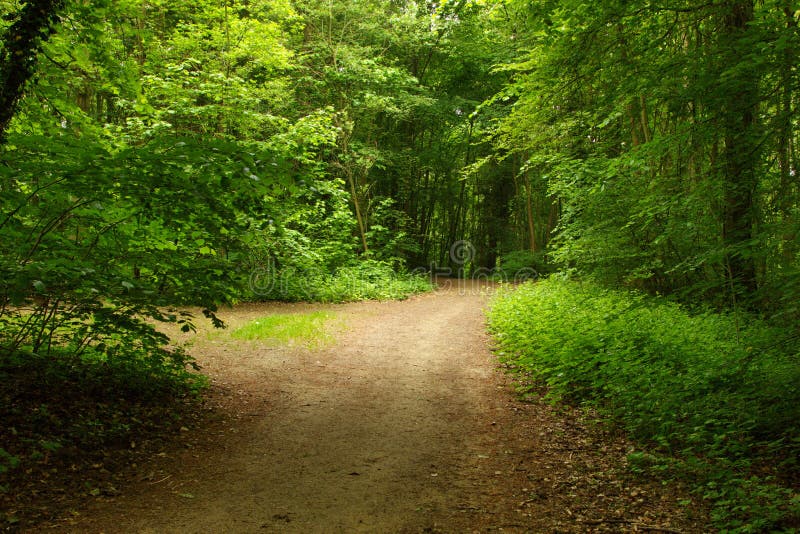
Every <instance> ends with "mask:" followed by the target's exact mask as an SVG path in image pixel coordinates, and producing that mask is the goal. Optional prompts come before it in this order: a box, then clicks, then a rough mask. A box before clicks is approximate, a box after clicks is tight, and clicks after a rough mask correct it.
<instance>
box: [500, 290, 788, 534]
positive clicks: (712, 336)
mask: <svg viewBox="0 0 800 534" xmlns="http://www.w3.org/2000/svg"><path fill="white" fill-rule="evenodd" d="M490 325H491V329H492V331H493V332H494V334H495V337H496V339H497V342H498V347H499V351H500V354H501V357H502V359H504V360H505V361H507V362H509V363H511V364H513V365H514V366H515V367H517V368H518V369H519V370H520V371H522V372H524V373H526V374H531V375H533V376H534V377H536V378H538V379H539V380H540V381H542V382H543V383H545V384H546V385H547V386H548V391H549V393H548V394H549V396H550V397H551V398H554V399H561V400H564V401H567V402H572V403H578V404H585V405H590V406H592V407H595V408H597V409H598V410H600V411H601V412H602V413H603V414H605V415H606V416H607V417H608V418H610V419H612V420H613V421H616V422H617V423H618V424H620V425H621V426H623V427H624V428H625V429H626V430H627V431H628V432H629V433H630V435H631V436H632V437H633V438H635V439H636V440H637V441H639V442H640V443H642V444H645V445H646V446H648V447H650V448H652V449H653V450H656V451H659V452H660V453H661V454H665V455H669V456H676V457H679V458H683V459H684V462H689V459H691V460H692V461H693V462H695V464H696V465H695V466H694V470H695V472H696V473H695V474H696V476H701V474H702V473H703V472H705V473H707V474H708V473H711V474H708V476H717V474H718V473H720V472H724V471H725V470H726V469H731V468H733V467H734V466H735V469H736V470H740V469H745V470H746V469H747V468H748V466H751V465H753V466H755V465H759V466H761V465H762V463H763V465H771V466H772V468H771V470H772V471H773V472H774V475H775V476H777V475H778V474H785V473H781V471H785V470H791V471H795V472H796V470H797V468H798V466H797V465H796V459H797V457H798V454H800V428H799V427H798V425H797V421H798V420H800V387H798V384H800V368H798V366H797V358H798V353H797V350H796V348H795V345H794V344H793V343H792V341H791V338H788V337H787V335H786V333H785V331H783V330H779V329H776V328H774V327H770V326H768V325H767V324H765V323H763V322H761V321H759V320H757V319H756V318H754V317H750V316H746V315H743V314H739V315H724V314H717V313H702V314H689V313H687V312H686V311H685V310H684V309H683V308H681V307H680V306H678V305H676V304H672V303H669V302H666V301H663V300H659V299H654V298H652V297H645V296H643V295H641V294H637V293H628V292H620V291H611V290H604V289H600V288H599V287H598V286H596V285H593V284H591V283H574V282H565V281H561V280H559V279H556V278H551V279H549V280H546V281H543V282H540V283H538V284H528V285H524V286H522V287H520V288H519V289H518V290H516V291H514V292H510V293H506V294H504V295H502V296H500V297H499V298H498V299H497V300H495V302H494V303H493V306H492V309H491V312H490ZM686 465H689V464H688V463H687V464H686ZM778 466H780V467H778ZM762 469H763V467H762ZM767 472H769V470H768V471H767ZM715 473H716V474H715ZM731 476H732V475H731ZM760 476H761V478H760V479H758V480H757V479H755V478H753V479H747V480H749V482H747V481H745V479H734V478H726V479H725V480H724V481H723V483H724V487H725V488H726V489H724V490H719V492H716V493H715V492H707V497H708V498H710V499H713V500H714V501H715V506H717V509H718V511H717V512H716V513H717V516H718V519H719V520H720V522H721V525H727V526H728V527H734V526H736V525H735V524H734V523H733V521H734V518H745V520H746V524H749V525H751V526H753V525H759V524H761V523H759V522H761V521H764V520H767V519H768V521H769V524H770V526H771V527H777V526H778V525H780V524H781V523H780V521H779V519H781V520H782V519H786V517H784V515H783V514H786V513H788V512H787V508H786V505H787V504H786V499H785V498H782V499H781V500H780V501H777V502H779V503H782V504H775V505H774V507H775V511H780V512H781V514H778V515H777V516H775V515H774V514H773V515H769V514H768V516H763V517H762V516H761V515H760V514H762V513H766V512H765V509H764V508H763V507H761V508H759V507H758V506H757V503H758V502H766V500H765V499H764V498H759V499H757V500H754V501H750V504H747V503H748V500H747V499H749V498H750V497H753V496H755V495H756V493H758V492H763V491H769V492H772V493H771V494H775V495H783V496H784V497H785V496H786V495H788V493H787V491H786V490H784V489H780V486H777V487H776V486H774V483H773V482H770V481H769V480H767V479H764V478H763V476H764V475H763V474H762V475H760ZM708 482H709V480H707V479H703V478H702V477H701V478H700V482H699V483H698V484H701V485H703V484H707V483H708ZM734 488H735V491H734ZM759 488H760V489H759ZM770 488H772V489H770ZM754 492H755V493H754ZM745 505H747V506H750V508H743V506H745ZM751 514H754V515H751ZM737 520H739V519H737ZM729 521H730V522H729ZM762 526H763V525H762ZM741 527H742V528H743V529H744V530H741V532H746V531H748V530H746V528H745V526H744V523H743V524H742V525H741ZM737 528H738V527H737ZM747 528H750V527H747ZM753 528H755V527H753Z"/></svg>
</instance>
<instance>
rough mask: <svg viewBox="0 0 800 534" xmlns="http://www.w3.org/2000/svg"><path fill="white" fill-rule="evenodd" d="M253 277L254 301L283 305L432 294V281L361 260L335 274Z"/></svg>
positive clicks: (292, 270)
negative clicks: (273, 301) (261, 300)
mask: <svg viewBox="0 0 800 534" xmlns="http://www.w3.org/2000/svg"><path fill="white" fill-rule="evenodd" d="M256 273H257V275H258V276H257V277H251V284H250V287H251V290H252V292H253V295H252V298H254V299H263V300H282V301H292V302H293V301H315V302H348V301H356V300H370V299H374V300H391V299H404V298H407V297H408V296H410V295H413V294H416V293H422V292H424V291H430V290H431V289H432V287H433V285H432V284H431V281H430V279H428V278H427V277H425V276H420V275H417V274H413V273H404V272H397V271H395V270H394V269H393V268H392V266H391V265H390V264H388V263H386V262H382V261H377V260H362V261H360V262H358V263H355V264H352V265H347V266H344V267H339V268H338V269H336V270H335V271H334V272H333V273H326V272H324V271H323V270H322V269H318V268H314V267H306V268H303V269H299V268H296V267H293V266H289V267H287V268H284V269H279V268H273V269H264V270H261V271H257V272H256Z"/></svg>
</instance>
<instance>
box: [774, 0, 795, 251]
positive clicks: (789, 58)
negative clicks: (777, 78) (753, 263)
mask: <svg viewBox="0 0 800 534" xmlns="http://www.w3.org/2000/svg"><path fill="white" fill-rule="evenodd" d="M783 14H784V18H785V19H786V32H787V33H788V34H789V36H790V40H793V39H791V38H792V37H793V34H795V33H796V32H797V21H796V20H795V18H794V9H793V8H792V1H791V0H785V1H784V6H783ZM795 62H796V52H795V49H794V48H793V47H792V46H787V47H786V49H785V50H784V51H783V68H782V69H781V77H782V79H781V84H782V86H783V87H782V93H781V102H780V107H779V112H780V124H779V132H780V133H779V135H778V167H779V169H780V174H781V184H780V200H779V209H780V211H781V215H782V217H783V221H782V222H783V228H784V232H783V236H782V237H783V243H782V245H783V250H782V255H783V259H784V262H786V263H787V264H789V265H791V263H792V262H793V261H794V257H795V254H796V252H797V242H796V241H797V233H796V232H795V231H793V230H792V227H793V224H792V221H793V218H794V212H793V211H794V210H793V207H794V200H795V198H796V197H795V191H794V188H795V186H794V183H793V182H794V181H795V177H794V176H793V175H795V173H796V172H797V169H795V168H793V159H794V158H793V157H792V152H793V150H792V141H793V138H794V135H793V134H794V128H793V126H792V114H793V107H792V101H793V97H794V94H793V91H792V85H793V83H794V75H793V70H794V68H795Z"/></svg>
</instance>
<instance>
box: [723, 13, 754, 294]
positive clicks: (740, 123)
mask: <svg viewBox="0 0 800 534" xmlns="http://www.w3.org/2000/svg"><path fill="white" fill-rule="evenodd" d="M727 9H728V11H727V13H725V16H724V21H723V35H722V38H723V39H724V40H725V41H727V42H723V46H725V45H726V44H728V45H729V46H728V50H729V53H728V54H723V55H722V58H723V59H724V60H727V61H726V62H728V61H734V60H735V59H736V58H739V57H745V55H746V54H745V53H746V52H749V48H748V44H747V42H746V39H745V37H746V33H747V29H748V24H749V23H750V22H752V20H753V1H752V0H748V1H734V2H731V3H730V4H728V8H727ZM729 66H730V63H729V64H728V65H722V68H723V69H725V68H729ZM728 74H729V75H730V77H729V81H728V83H727V84H725V87H723V88H722V90H723V91H725V93H724V96H722V110H721V111H722V114H723V116H722V122H723V129H724V146H723V148H724V153H723V158H724V160H723V161H724V169H723V172H724V185H725V193H724V195H725V196H724V216H723V230H722V231H723V233H722V237H723V242H724V244H725V247H726V250H727V263H728V265H727V271H728V276H729V277H730V280H729V282H730V285H731V287H732V289H733V292H734V294H735V296H737V295H739V294H742V295H744V296H752V295H753V294H754V293H755V291H756V289H757V282H756V267H755V265H756V262H755V258H754V257H753V254H751V253H750V252H749V249H750V248H751V245H750V242H751V240H752V238H753V226H754V224H755V212H754V197H755V189H756V183H757V179H756V164H755V162H756V160H757V158H758V154H757V151H758V144H757V139H756V135H755V128H756V120H757V119H756V117H757V109H758V79H757V77H756V75H755V74H753V73H751V72H748V71H747V69H743V68H738V69H737V70H736V72H735V74H734V73H731V72H730V71H729V72H728Z"/></svg>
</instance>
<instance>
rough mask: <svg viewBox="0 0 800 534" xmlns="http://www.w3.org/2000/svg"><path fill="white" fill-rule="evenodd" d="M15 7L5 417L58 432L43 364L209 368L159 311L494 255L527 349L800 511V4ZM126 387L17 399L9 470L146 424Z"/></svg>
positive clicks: (519, 0) (1, 147)
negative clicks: (64, 409) (121, 408)
mask: <svg viewBox="0 0 800 534" xmlns="http://www.w3.org/2000/svg"><path fill="white" fill-rule="evenodd" d="M0 15H2V18H1V19H0V32H1V35H2V37H0V46H2V49H0V382H3V383H4V384H5V386H3V387H2V388H0V389H2V393H1V394H0V402H2V405H0V416H2V417H3V418H7V420H12V419H13V418H21V417H23V415H24V416H25V417H27V418H28V420H29V422H30V423H29V424H30V426H31V427H32V430H31V432H33V431H34V429H33V427H35V426H36V425H37V424H39V423H37V421H39V422H40V423H41V424H45V423H44V422H43V421H45V420H48V419H49V420H52V419H53V417H54V416H53V415H52V414H50V415H48V414H46V413H44V412H42V411H41V410H39V411H37V412H36V414H37V416H36V417H31V416H30V413H28V412H26V413H24V414H23V413H22V412H21V410H24V409H26V408H22V407H20V406H19V404H18V400H19V398H21V397H23V396H24V397H27V398H29V399H33V400H34V402H38V403H40V404H47V402H49V401H47V400H46V399H47V397H46V393H47V391H48V390H53V391H63V388H67V387H78V388H79V389H81V388H82V389H83V391H91V392H93V393H92V394H95V395H98V396H102V395H109V396H111V397H115V398H116V397H118V396H120V395H123V396H127V398H128V399H137V402H141V403H143V404H148V403H149V404H151V405H158V406H159V407H160V408H159V409H164V410H169V408H168V406H169V403H170V402H172V401H170V399H183V400H186V399H189V398H192V397H194V396H196V395H197V394H198V393H199V392H200V391H202V389H203V388H204V387H205V384H206V381H205V379H204V377H203V375H202V374H201V373H198V372H197V371H198V370H197V369H196V365H195V364H194V361H193V359H192V357H191V356H190V355H189V354H187V353H186V352H185V351H184V350H183V349H181V348H179V347H177V346H175V345H174V344H172V343H171V342H170V338H169V337H168V336H167V335H165V334H164V333H163V331H162V330H161V329H159V328H158V325H159V324H164V323H167V324H170V323H171V324H174V325H176V326H178V327H179V328H181V329H183V330H184V331H187V332H188V331H191V330H193V329H194V328H195V321H198V320H203V321H205V320H209V321H212V322H214V323H215V324H217V325H218V326H223V325H222V324H221V322H220V321H219V319H218V318H217V316H216V314H215V312H216V310H217V309H218V308H219V307H220V306H226V305H232V304H235V303H239V302H248V301H263V300H278V301H320V302H343V301H351V300H360V299H397V298H405V297H407V296H409V295H411V294H414V293H418V292H424V291H427V290H430V289H431V288H432V284H431V282H430V278H429V277H428V276H427V275H428V274H433V275H437V276H452V277H472V278H482V279H487V280H490V279H491V280H494V281H496V282H498V283H499V284H501V285H504V286H505V285H507V286H513V287H518V289H516V290H513V289H509V290H503V291H501V294H500V295H499V296H498V297H497V298H496V299H495V300H494V304H493V306H492V309H491V310H490V312H489V328H490V330H491V331H492V333H493V335H494V337H495V340H496V345H497V351H498V354H499V356H500V358H501V359H502V360H503V361H505V362H506V363H507V364H508V365H509V366H511V367H514V368H515V369H516V371H517V372H518V373H519V376H520V381H521V383H523V384H525V383H528V382H526V381H527V380H529V379H533V381H534V382H535V385H531V386H530V389H531V390H538V388H539V387H540V386H541V385H542V384H546V386H547V388H548V393H547V394H548V396H549V397H551V398H552V399H553V400H554V401H558V402H567V403H572V404H576V405H580V406H586V407H591V408H592V409H594V410H597V411H598V413H599V414H601V416H602V417H603V418H606V419H607V420H608V421H610V423H609V424H614V425H619V427H620V428H622V429H624V431H625V432H627V433H628V434H629V435H630V436H631V437H632V439H635V440H636V442H637V443H638V444H640V445H641V450H642V451H644V452H640V453H635V454H633V455H632V457H631V464H632V465H633V466H634V468H635V469H636V470H639V471H640V472H642V473H646V474H649V475H651V476H656V477H662V478H664V479H676V478H677V479H681V480H686V481H689V483H690V484H692V485H693V487H695V490H696V492H697V493H698V495H700V496H701V497H702V498H703V499H705V500H707V501H708V502H710V503H711V505H712V507H713V511H712V517H713V520H714V522H715V525H716V526H717V527H718V528H720V529H723V530H726V531H730V532H761V531H770V530H774V531H780V530H787V531H788V530H791V529H792V528H798V525H800V519H798V518H800V496H799V495H798V493H797V488H798V477H799V476H800V465H799V464H798V458H800V349H799V348H798V347H800V177H798V172H800V170H799V169H798V168H799V167H800V147H798V146H797V145H798V144H800V72H799V71H798V67H800V30H798V23H799V22H800V5H797V4H796V3H795V2H791V1H790V0H760V1H758V2H756V1H755V0H718V1H712V2H706V1H703V2H701V1H698V0H669V1H667V0H649V1H643V0H637V1H623V0H598V1H596V2H583V1H580V0H440V1H431V0H348V1H333V0H221V1H215V2H211V1H208V0H197V1H194V2H183V1H175V0H172V1H166V0H115V1H113V2H112V1H110V0H95V1H86V0H27V1H26V0H2V1H0ZM529 278H535V279H537V280H539V281H538V282H536V283H530V282H529V283H526V284H523V285H520V286H517V284H516V282H520V281H522V280H523V279H529ZM189 309H196V310H200V311H199V312H197V313H195V314H194V315H200V317H195V316H193V315H192V314H190V312H189V311H188V310H189ZM202 316H205V317H202ZM76 384H77V386H76ZM520 388H521V389H523V388H524V386H520ZM187 402H188V401H187ZM154 409H155V408H152V407H151V408H146V409H144V408H143V410H145V411H148V413H151V412H152V410H154ZM109 410H111V411H113V410H112V409H111V408H109ZM111 411H109V413H105V414H104V413H93V414H92V416H91V417H90V418H89V419H91V421H89V420H88V419H87V421H84V422H83V423H76V424H75V425H73V426H72V427H70V429H69V430H68V431H66V430H65V431H64V432H63V433H62V434H61V435H59V436H56V437H52V439H47V440H42V439H40V438H39V437H30V436H33V434H30V435H28V434H26V431H25V430H24V429H22V428H15V433H14V435H11V433H6V431H5V429H3V428H0V434H4V435H3V439H2V442H0V475H2V474H4V473H10V472H13V471H14V470H18V469H19V468H20V466H23V467H24V466H25V464H26V462H31V461H34V460H35V458H36V457H37V455H39V457H41V456H42V455H48V454H51V453H54V452H55V451H57V450H58V449H60V448H65V447H67V443H77V444H78V445H79V446H81V447H83V446H89V445H90V444H94V445H98V444H99V446H105V444H107V443H110V442H113V441H114V439H116V437H117V436H118V434H120V433H125V432H137V431H139V430H141V429H140V428H139V427H138V426H137V424H139V423H134V422H130V421H128V422H125V423H121V422H120V421H112V422H110V423H109V422H105V421H106V419H107V418H108V417H111V415H110V414H111ZM114 413H116V412H114ZM136 413H139V412H136ZM139 415H141V414H139ZM142 417H143V416H142ZM112 419H113V417H112ZM133 419H136V420H137V421H138V419H137V416H136V415H134V416H133ZM96 420H101V421H103V422H97V421H96ZM90 423H91V424H90ZM0 425H2V426H5V423H0ZM5 434H9V435H5ZM25 436H28V437H27V438H25ZM23 438H25V439H23ZM2 491H11V488H9V487H8V486H5V485H3V484H2V479H0V492H2ZM0 520H3V517H2V515H0Z"/></svg>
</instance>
